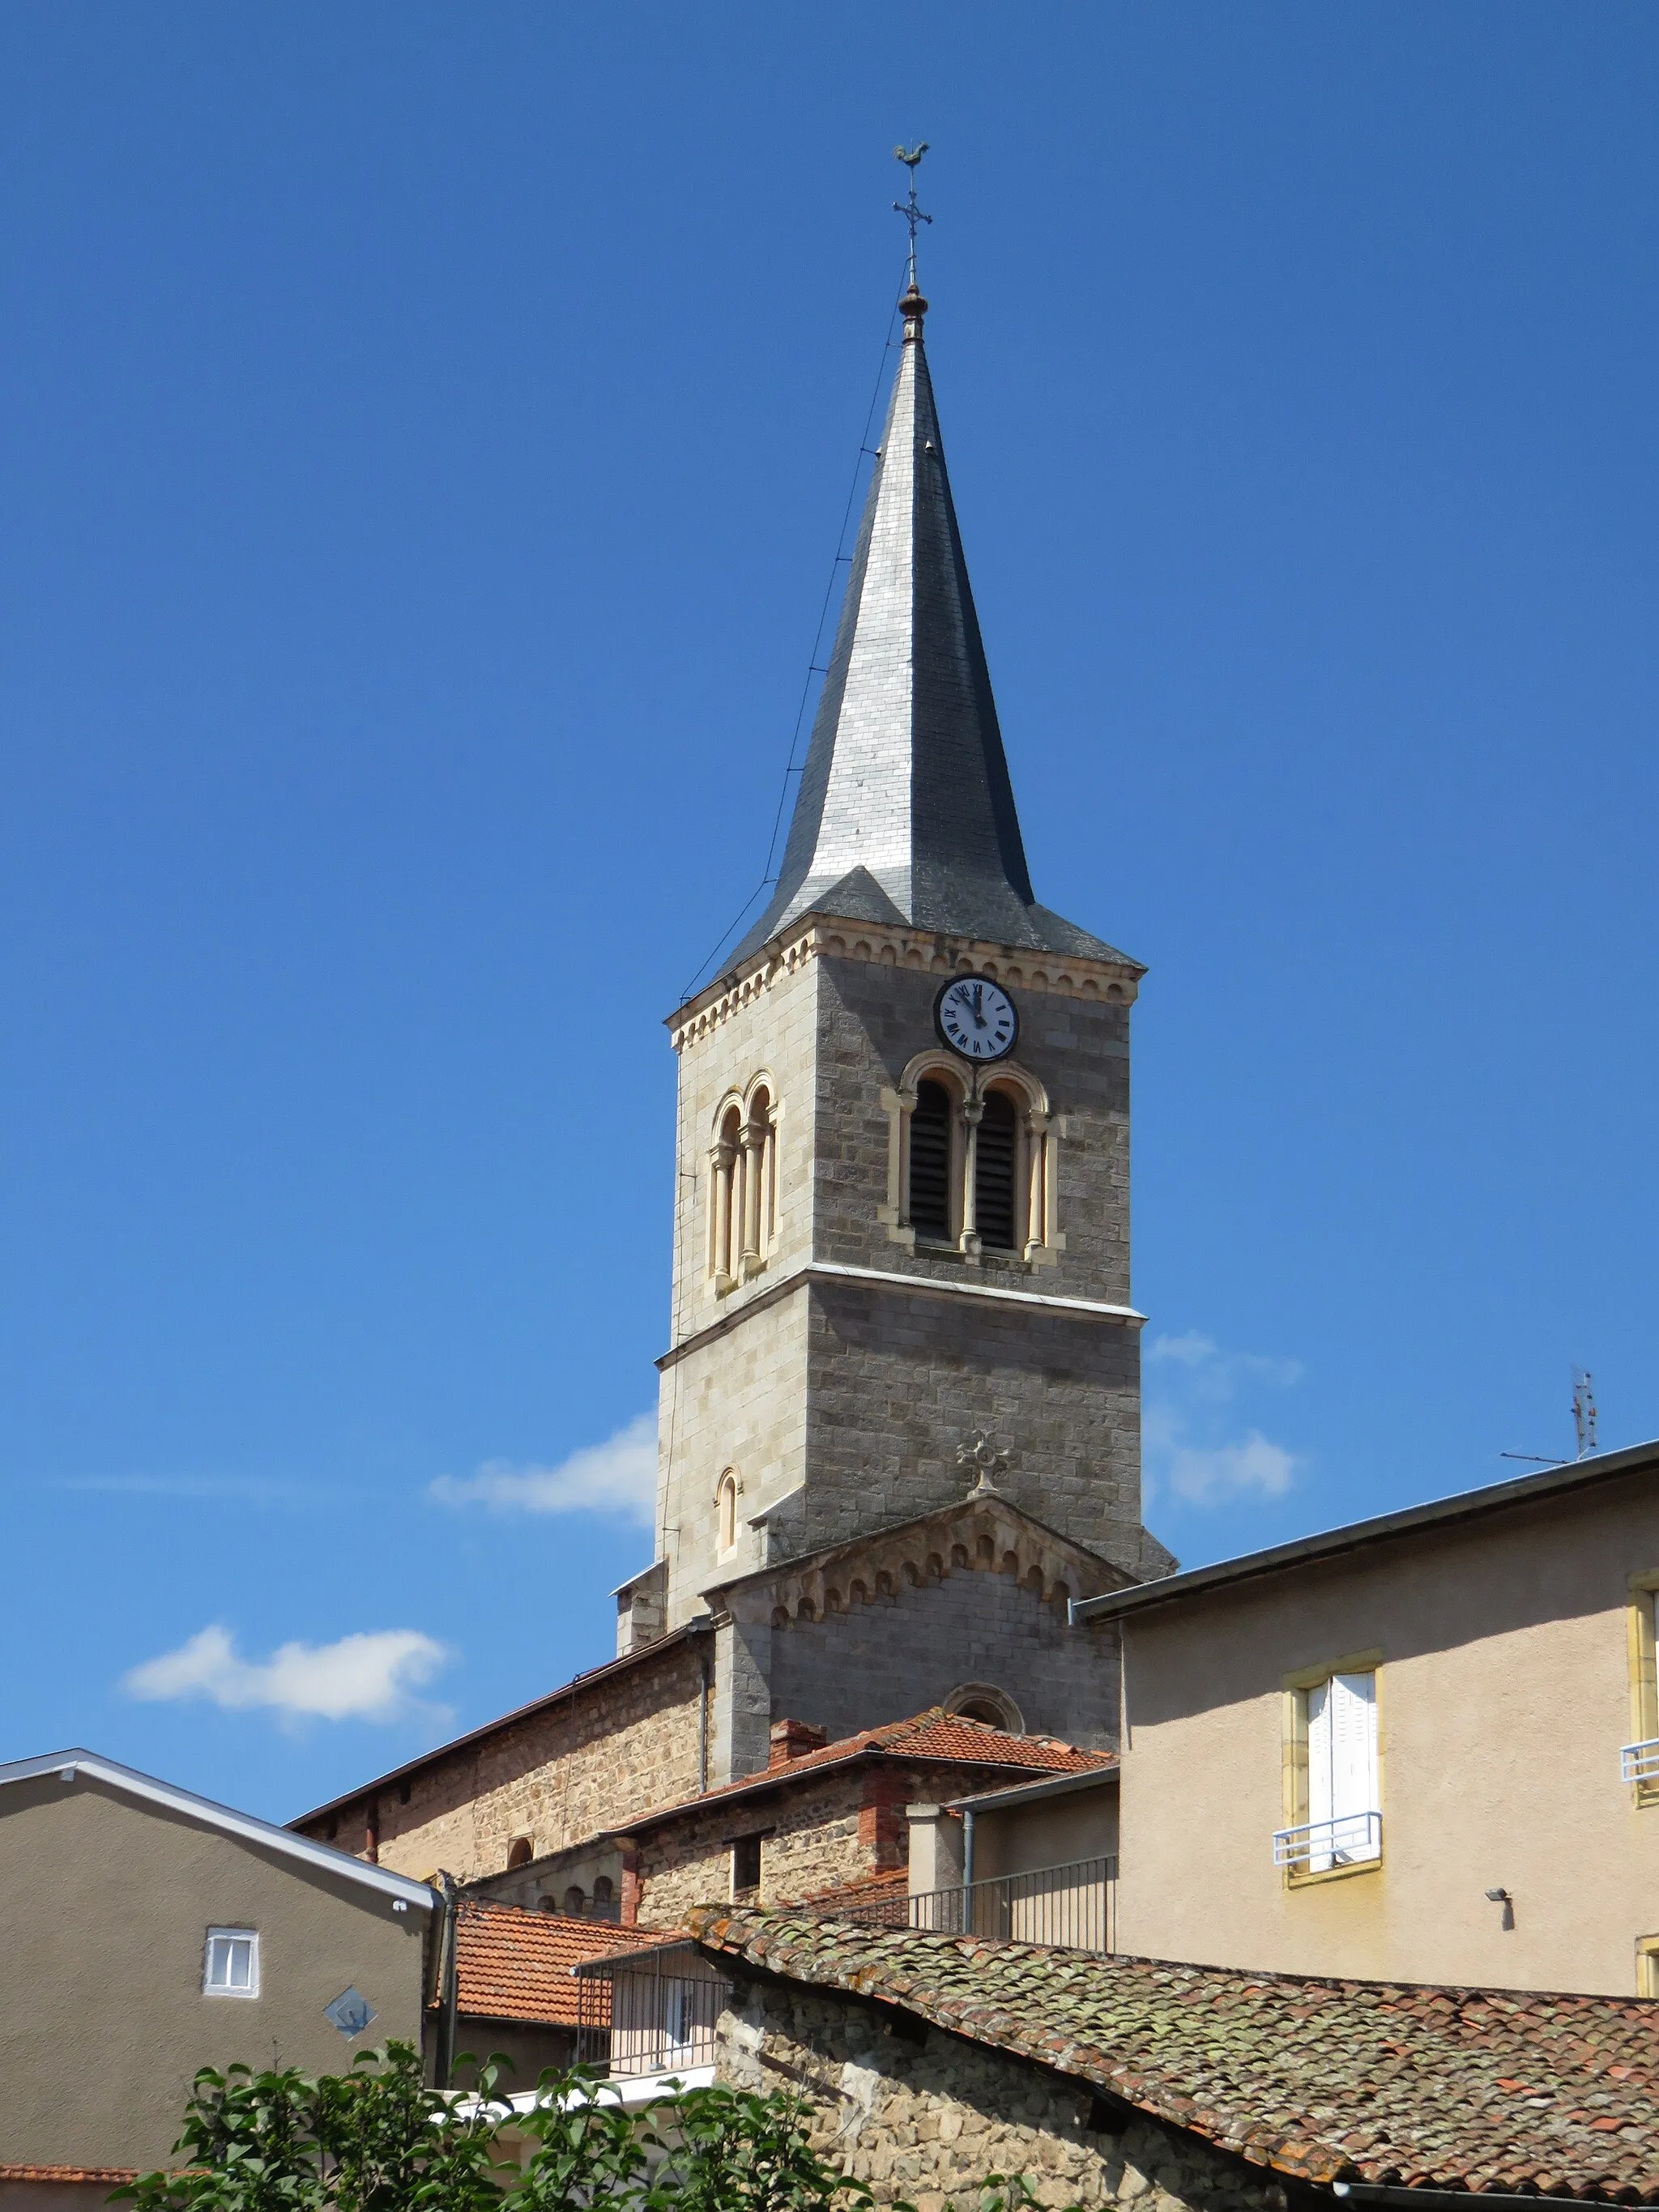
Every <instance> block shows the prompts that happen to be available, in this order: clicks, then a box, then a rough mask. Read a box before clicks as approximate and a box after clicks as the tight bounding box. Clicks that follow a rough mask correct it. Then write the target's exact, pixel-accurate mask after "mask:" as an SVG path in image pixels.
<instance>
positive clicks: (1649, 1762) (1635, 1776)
mask: <svg viewBox="0 0 1659 2212" xmlns="http://www.w3.org/2000/svg"><path fill="white" fill-rule="evenodd" d="M1619 1779H1620V1781H1621V1782H1659V1735H1653V1736H1650V1737H1649V1738H1648V1740H1647V1741H1646V1742H1645V1743H1627V1744H1626V1745H1625V1747H1624V1748H1623V1749H1622V1750H1621V1751H1620V1753H1619Z"/></svg>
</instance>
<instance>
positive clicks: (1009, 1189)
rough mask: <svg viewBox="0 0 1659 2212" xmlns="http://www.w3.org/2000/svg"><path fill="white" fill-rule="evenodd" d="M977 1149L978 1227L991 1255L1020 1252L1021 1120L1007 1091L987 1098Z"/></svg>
mask: <svg viewBox="0 0 1659 2212" xmlns="http://www.w3.org/2000/svg"><path fill="white" fill-rule="evenodd" d="M984 1109H985V1110H984V1112H983V1113H982V1114H981V1116H980V1122H979V1130H978V1134H977V1138H976V1140H975V1146H974V1226H975V1229H976V1230H977V1231H979V1240H980V1243H981V1244H982V1245H983V1246H985V1248H986V1249H987V1250H989V1251H996V1252H1015V1251H1018V1249H1019V1246H1020V1243H1021V1241H1022V1232H1023V1231H1024V1222H1023V1221H1022V1220H1021V1219H1020V1218H1019V1217H1020V1214H1021V1212H1022V1210H1023V1209H1022V1208H1021V1206H1020V1204H1019V1193H1018V1189H1017V1188H1016V1184H1017V1176H1018V1165H1019V1116H1018V1111H1017V1110H1016V1108H1015V1105H1014V1102H1013V1100H1012V1098H1011V1097H1009V1096H1008V1093H1007V1092H1006V1091H987V1093H986V1095H985V1101H984Z"/></svg>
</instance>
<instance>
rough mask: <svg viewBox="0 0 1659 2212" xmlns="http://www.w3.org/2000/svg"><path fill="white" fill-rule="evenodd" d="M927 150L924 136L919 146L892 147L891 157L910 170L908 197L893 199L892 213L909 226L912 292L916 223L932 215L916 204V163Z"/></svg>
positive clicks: (931, 219)
mask: <svg viewBox="0 0 1659 2212" xmlns="http://www.w3.org/2000/svg"><path fill="white" fill-rule="evenodd" d="M926 152H927V140H926V139H925V138H924V139H923V140H922V142H921V145H919V146H909V147H905V146H895V147H894V149H893V159H894V160H895V161H902V162H903V164H904V166H905V167H906V168H907V169H908V171H909V172H910V196H909V197H908V199H902V200H895V201H894V202H893V213H894V214H895V215H902V216H903V217H904V220H905V221H906V222H908V224H909V226H910V289H911V290H912V291H913V292H914V291H915V289H916V225H917V224H918V223H919V222H932V221H933V216H930V215H924V214H923V213H922V211H921V209H920V208H919V207H918V206H917V205H916V164H917V162H918V161H921V157H922V155H924V154H925V153H926Z"/></svg>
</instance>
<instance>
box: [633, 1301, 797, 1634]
mask: <svg viewBox="0 0 1659 2212" xmlns="http://www.w3.org/2000/svg"><path fill="white" fill-rule="evenodd" d="M734 1295H735V1294H734ZM806 1300H807V1289H806V1285H805V1283H802V1284H800V1285H798V1286H797V1287H796V1288H795V1289H794V1290H793V1291H791V1292H790V1293H789V1294H788V1295H787V1296H786V1297H782V1298H781V1299H779V1300H778V1301H777V1302H776V1303H775V1304H770V1305H768V1306H766V1307H765V1308H764V1309H763V1310H762V1311H760V1312H757V1313H753V1314H750V1315H748V1316H745V1317H744V1318H743V1319H741V1320H739V1321H738V1323H737V1325H736V1326H735V1327H734V1328H732V1329H731V1330H729V1331H728V1332H727V1333H726V1334H723V1335H720V1336H717V1337H715V1338H714V1340H712V1341H710V1342H708V1343H705V1344H701V1345H698V1346H696V1347H695V1348H694V1349H693V1350H692V1351H690V1352H688V1353H687V1354H686V1356H685V1357H684V1358H683V1359H680V1360H678V1361H676V1362H675V1364H673V1365H672V1366H671V1367H669V1368H667V1369H666V1370H665V1371H664V1374H663V1378H662V1389H661V1393H660V1397H659V1414H658V1429H659V1453H658V1459H659V1477H658V1486H659V1501H660V1503H659V1528H661V1529H662V1530H663V1531H664V1542H665V1547H666V1556H667V1559H668V1561H669V1573H670V1581H669V1595H668V1622H669V1625H670V1626H678V1624H679V1623H680V1622H682V1621H684V1620H686V1619H687V1617H688V1616H689V1615H690V1614H691V1613H695V1612H696V1611H697V1610H698V1608H699V1606H700V1604H701V1599H700V1596H699V1593H700V1592H701V1591H702V1590H703V1589H706V1588H707V1587H708V1584H709V1583H711V1582H713V1581H714V1579H715V1577H716V1575H717V1573H718V1574H720V1575H721V1576H722V1577H726V1578H727V1579H729V1578H730V1577H731V1576H732V1575H734V1574H746V1573H747V1572H748V1571H750V1568H752V1567H757V1566H759V1565H761V1564H762V1561H763V1554H762V1553H761V1550H760V1547H759V1546H758V1544H757V1541H756V1538H755V1533H754V1532H753V1531H752V1530H751V1529H750V1528H749V1526H748V1523H749V1522H750V1519H751V1518H752V1517H753V1516H754V1515H756V1514H757V1513H759V1512H760V1511H762V1510H763V1508H764V1507H766V1506H767V1505H769V1504H773V1503H775V1501H776V1500H777V1499H778V1498H782V1497H785V1496H787V1494H788V1493H789V1492H792V1491H798V1490H799V1487H800V1486H801V1484H802V1482H803V1481H804V1480H805V1473H806V1389H807V1384H806ZM726 1468H734V1469H735V1470H736V1473H737V1476H738V1483H739V1486H740V1487H739V1491H738V1549H737V1551H736V1552H735V1553H731V1554H729V1555H727V1556H726V1558H725V1559H721V1558H720V1554H719V1551H718V1548H717V1541H716V1529H715V1490H716V1487H717V1486H718V1484H719V1482H720V1476H721V1474H723V1473H724V1471H725V1470H726Z"/></svg>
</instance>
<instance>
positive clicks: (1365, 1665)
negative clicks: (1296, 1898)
mask: <svg viewBox="0 0 1659 2212" xmlns="http://www.w3.org/2000/svg"><path fill="white" fill-rule="evenodd" d="M1654 1579H1655V1587H1656V1588H1659V1576H1656V1577H1655V1578H1654ZM1650 1617H1651V1616H1650ZM1333 1674H1372V1675H1375V1676H1376V1798H1377V1804H1378V1806H1379V1808H1380V1806H1381V1804H1382V1802H1383V1650H1382V1647H1381V1645H1378V1646H1377V1647H1376V1649H1375V1650H1370V1651H1350V1652H1348V1653H1347V1654H1346V1656H1343V1657H1342V1658H1340V1659H1327V1660H1325V1661H1323V1662H1322V1663H1321V1664H1320V1665H1319V1666H1317V1667H1296V1668H1292V1669H1291V1672H1290V1673H1289V1674H1281V1675H1280V1676H1279V1690H1280V1692H1281V1697H1282V1704H1281V1711H1282V1715H1283V1721H1282V1737H1283V1745H1284V1751H1283V1794H1284V1805H1285V1826H1286V1827H1287V1828H1299V1827H1302V1826H1304V1825H1305V1823H1306V1821H1307V1819H1308V1692H1309V1691H1310V1690H1316V1689H1317V1688H1318V1687H1319V1686H1320V1684H1321V1683H1322V1682H1328V1681H1329V1680H1330V1679H1331V1677H1332V1675H1333ZM1383 1848H1384V1849H1385V1848H1386V1845H1384V1846H1383ZM1382 1869H1383V1849H1379V1850H1378V1851H1377V1855H1376V1857H1375V1858H1374V1859H1360V1860H1358V1862H1357V1863H1355V1864H1354V1865H1352V1866H1340V1867H1322V1868H1321V1869H1319V1870H1318V1872H1317V1873H1315V1872H1313V1871H1312V1870H1311V1869H1304V1870H1303V1871H1302V1872H1301V1873H1299V1874H1298V1873H1297V1869H1295V1868H1294V1867H1286V1868H1285V1888H1286V1889H1312V1888H1314V1887H1316V1885H1317V1884H1320V1883H1322V1882H1328V1881H1347V1880H1349V1879H1350V1877H1351V1876H1352V1875H1357V1874H1380V1873H1381V1872H1382Z"/></svg>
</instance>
